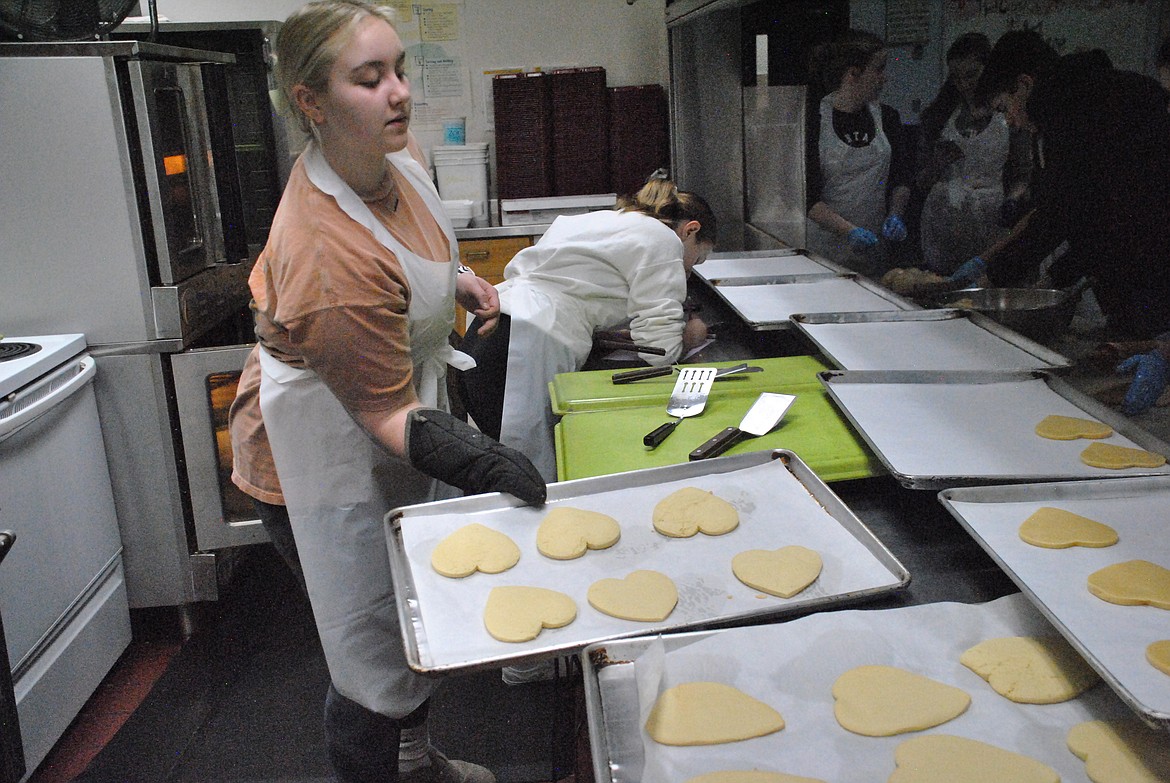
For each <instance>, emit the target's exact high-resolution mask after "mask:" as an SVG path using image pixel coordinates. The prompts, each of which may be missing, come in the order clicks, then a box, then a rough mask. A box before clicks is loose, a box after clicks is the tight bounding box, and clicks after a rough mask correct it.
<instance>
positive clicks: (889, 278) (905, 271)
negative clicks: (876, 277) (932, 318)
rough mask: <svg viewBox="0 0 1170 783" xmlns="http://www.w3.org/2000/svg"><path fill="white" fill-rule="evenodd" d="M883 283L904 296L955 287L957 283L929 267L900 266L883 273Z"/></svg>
mask: <svg viewBox="0 0 1170 783" xmlns="http://www.w3.org/2000/svg"><path fill="white" fill-rule="evenodd" d="M880 282H881V284H882V285H883V286H885V287H886V288H888V289H890V290H891V291H893V292H894V293H895V294H901V295H902V296H919V295H922V294H930V293H937V292H940V291H946V290H947V289H949V288H954V287H955V284H954V283H953V282H952V281H951V280H950V279H949V278H946V277H943V276H942V275H940V274H938V273H936V272H931V271H930V270H929V269H920V268H918V267H898V268H896V269H891V270H890V271H889V272H886V273H885V274H884V275H882V279H881V281H880Z"/></svg>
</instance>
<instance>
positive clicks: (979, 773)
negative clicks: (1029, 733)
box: [887, 734, 1060, 783]
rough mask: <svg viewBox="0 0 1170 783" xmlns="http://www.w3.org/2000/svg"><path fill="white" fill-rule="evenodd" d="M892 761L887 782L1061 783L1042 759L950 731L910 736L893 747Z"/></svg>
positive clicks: (1058, 777) (1055, 773)
mask: <svg viewBox="0 0 1170 783" xmlns="http://www.w3.org/2000/svg"><path fill="white" fill-rule="evenodd" d="M894 763H895V764H897V769H895V770H894V773H893V774H892V775H890V777H889V778H888V781H887V783H940V781H945V783H990V781H995V783H1060V775H1058V774H1057V772H1056V770H1054V769H1053V768H1052V767H1050V766H1048V765H1047V764H1044V763H1043V762H1040V761H1037V760H1036V759H1034V758H1030V757H1028V756H1024V755H1022V754H1020V753H1013V752H1012V751H1010V750H1004V749H1003V748H998V747H996V746H995V745H988V744H987V743H986V742H979V741H978V740H973V739H967V738H966V737H956V736H954V735H953V734H924V735H923V736H921V737H911V738H910V739H908V740H906V741H905V742H903V743H901V744H900V745H898V747H897V748H895V749H894Z"/></svg>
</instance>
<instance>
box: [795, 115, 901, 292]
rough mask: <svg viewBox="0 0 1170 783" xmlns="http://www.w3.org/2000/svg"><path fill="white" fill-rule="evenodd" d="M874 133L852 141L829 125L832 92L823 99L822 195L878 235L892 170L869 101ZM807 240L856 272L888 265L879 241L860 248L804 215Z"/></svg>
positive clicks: (876, 272)
mask: <svg viewBox="0 0 1170 783" xmlns="http://www.w3.org/2000/svg"><path fill="white" fill-rule="evenodd" d="M866 108H867V110H868V111H869V113H870V114H871V115H873V122H874V138H873V141H872V142H870V144H869V146H867V147H850V146H849V145H848V144H846V143H845V142H843V141H842V140H841V139H840V138H839V137H838V136H837V134H836V132H834V131H833V96H832V94H831V93H830V94H829V95H826V96H825V97H824V98H823V99H821V105H820V115H821V133H820V137H819V145H820V164H821V178H822V180H823V183H824V187H823V190H822V191H821V201H823V202H825V204H826V205H828V206H829V208H830V209H832V210H833V211H834V212H836V213H837V214H838V215H840V216H841V217H843V218H845V219H846V220H848V221H849V222H850V223H852V224H853V225H855V226H860V227H862V228H867V229H869V230H870V231H872V232H873V233H874V235H876V236H878V237H881V235H882V223H883V222H885V219H886V185H887V182H888V178H889V172H890V150H891V147H890V140H889V138H888V137H887V136H886V134H885V131H884V130H883V129H882V110H881V107H880V106H879V105H878V104H876V103H871V104H869V105H868V106H867V107H866ZM806 223H807V232H806V236H805V243H806V244H807V245H808V249H809V250H811V251H813V252H814V253H819V254H821V255H823V256H825V257H826V258H828V259H829V260H831V261H835V262H837V263H839V264H841V265H842V266H845V267H848V268H849V269H852V270H853V271H855V272H858V273H860V274H863V275H866V276H869V277H873V278H874V279H877V278H879V277H881V276H882V274H883V273H884V272H885V271H886V270H885V269H884V268H883V262H882V261H881V257H880V249H879V248H880V245H877V246H875V247H871V248H868V249H865V250H861V251H855V250H853V249H852V248H851V247H850V246H849V238H848V237H847V236H842V235H840V234H837V233H835V232H833V231H827V230H825V229H824V228H821V226H820V225H819V224H818V223H817V222H816V221H814V220H808V221H806Z"/></svg>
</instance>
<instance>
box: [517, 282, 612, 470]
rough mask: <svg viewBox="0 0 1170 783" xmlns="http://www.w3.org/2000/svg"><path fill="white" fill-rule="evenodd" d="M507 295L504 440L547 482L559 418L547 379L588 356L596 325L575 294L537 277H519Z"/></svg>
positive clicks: (570, 369) (554, 464) (553, 466)
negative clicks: (566, 293) (508, 329)
mask: <svg viewBox="0 0 1170 783" xmlns="http://www.w3.org/2000/svg"><path fill="white" fill-rule="evenodd" d="M507 299H508V315H509V316H510V317H511V319H512V332H511V336H510V337H509V339H508V380H507V382H506V383H505V384H504V410H503V414H502V416H501V419H500V442H501V443H503V444H505V445H507V446H511V447H512V448H514V449H516V450H517V451H519V452H520V453H521V454H523V455H524V456H526V457H528V459H529V461H531V462H532V464H533V465H534V466H535V467H536V469H537V470H539V471H540V475H541V476H543V477H544V480H545V481H547V482H552V481H556V480H557V456H556V446H555V444H554V441H553V427H554V425H555V424H556V417H555V416H554V415H553V412H552V404H551V401H550V398H549V389H548V384H549V382H550V381H552V379H553V377H554V376H555V375H556V374H557V373H561V372H573V371H575V370H576V369H577V368H579V367H580V366H581V365H583V364H584V363H585V360H586V359H588V358H589V351H590V350H591V349H592V348H593V325H592V322H591V321H590V320H589V318H588V316H587V315H586V314H585V313H584V312H583V311H582V309H581V308H580V307H578V306H577V305H576V304H575V302H574V300H573V299H572V298H571V297H565V296H558V295H557V294H556V292H555V291H553V290H551V289H545V288H542V287H541V282H540V281H539V280H538V279H528V278H524V279H519V280H517V281H516V282H515V283H514V284H512V285H511V287H509V288H508V291H507Z"/></svg>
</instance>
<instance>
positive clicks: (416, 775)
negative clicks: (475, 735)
mask: <svg viewBox="0 0 1170 783" xmlns="http://www.w3.org/2000/svg"><path fill="white" fill-rule="evenodd" d="M398 780H399V783H496V776H495V775H493V774H492V773H491V772H490V771H488V770H487V769H486V768H484V767H481V766H479V765H478V764H472V763H470V762H467V761H452V760H451V759H449V758H447V757H446V756H444V755H443V754H442V753H440V752H439V751H437V750H435V748H434V747H432V746H431V740H430V736H429V735H428V733H427V724H426V723H425V722H424V723H423V724H421V725H419V726H415V727H412V728H408V729H403V730H402V736H401V739H400V740H399V742H398Z"/></svg>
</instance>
